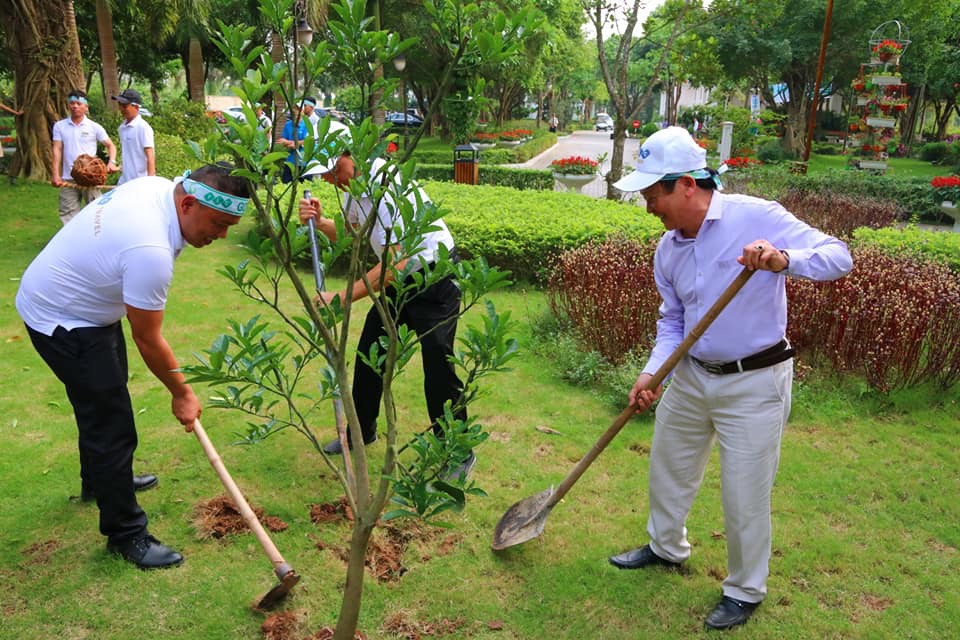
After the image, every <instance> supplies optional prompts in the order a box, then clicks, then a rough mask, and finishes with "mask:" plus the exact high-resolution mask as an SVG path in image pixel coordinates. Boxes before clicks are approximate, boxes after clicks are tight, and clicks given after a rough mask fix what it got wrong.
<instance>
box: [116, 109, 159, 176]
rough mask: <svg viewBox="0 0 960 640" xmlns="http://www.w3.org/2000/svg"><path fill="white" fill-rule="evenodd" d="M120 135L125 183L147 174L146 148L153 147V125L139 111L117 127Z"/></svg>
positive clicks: (122, 174)
mask: <svg viewBox="0 0 960 640" xmlns="http://www.w3.org/2000/svg"><path fill="white" fill-rule="evenodd" d="M117 133H118V134H119V136H120V160H121V161H122V165H121V169H122V171H123V173H121V174H120V179H119V180H118V181H117V184H118V185H119V184H123V183H124V182H128V181H130V180H133V179H134V178H142V177H143V176H145V175H147V154H146V153H145V152H144V149H152V148H153V146H154V145H153V127H151V126H150V125H149V124H148V123H147V121H146V120H144V119H143V117H142V116H141V115H140V114H139V113H138V114H137V117H136V118H134V119H133V120H131V121H130V122H127V121H126V120H124V121H123V122H122V123H120V127H119V128H118V129H117Z"/></svg>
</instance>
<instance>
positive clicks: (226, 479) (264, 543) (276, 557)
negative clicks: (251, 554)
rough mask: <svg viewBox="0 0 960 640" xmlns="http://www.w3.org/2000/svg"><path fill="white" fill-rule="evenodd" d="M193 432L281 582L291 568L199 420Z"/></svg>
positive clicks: (194, 425) (195, 422) (291, 570)
mask: <svg viewBox="0 0 960 640" xmlns="http://www.w3.org/2000/svg"><path fill="white" fill-rule="evenodd" d="M193 432H194V433H195V434H196V436H197V440H199V441H200V446H201V447H203V451H204V453H206V454H207V459H208V460H210V465H211V466H212V467H213V469H214V471H216V472H217V475H218V476H220V482H222V483H223V486H224V487H225V488H226V490H227V492H228V493H229V494H230V497H231V498H232V499H233V503H234V504H235V505H237V509H239V510H240V515H241V516H243V519H244V521H245V522H246V523H247V526H248V527H250V530H251V531H253V535H254V536H256V538H257V541H258V542H259V543H260V546H261V547H263V550H264V552H266V554H267V557H268V558H270V562H272V563H273V571H274V573H276V574H277V577H278V578H279V579H280V580H283V578H284V577H285V576H286V575H287V574H289V573H292V572H293V568H292V567H291V566H290V565H288V564H287V563H286V561H285V560H284V559H283V556H281V555H280V551H278V550H277V547H276V545H274V544H273V540H271V539H270V536H269V535H267V532H266V530H265V529H264V528H263V525H262V524H260V521H259V520H258V519H257V514H255V513H254V512H253V509H251V508H250V505H249V504H247V499H246V498H244V497H243V493H241V492H240V488H239V487H238V486H237V483H236V482H234V481H233V478H232V477H230V472H229V471H227V467H226V466H224V464H223V460H221V459H220V454H219V453H217V450H216V449H215V448H214V447H213V443H212V442H210V438H208V437H207V432H206V431H204V430H203V425H201V424H200V421H199V420H194V421H193Z"/></svg>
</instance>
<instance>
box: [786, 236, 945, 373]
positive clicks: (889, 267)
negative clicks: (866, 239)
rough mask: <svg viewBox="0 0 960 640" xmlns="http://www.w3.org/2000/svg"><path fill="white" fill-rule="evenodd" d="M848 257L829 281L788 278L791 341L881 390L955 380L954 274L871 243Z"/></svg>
mask: <svg viewBox="0 0 960 640" xmlns="http://www.w3.org/2000/svg"><path fill="white" fill-rule="evenodd" d="M853 264H854V267H853V271H852V272H851V273H850V274H849V275H847V277H845V278H841V279H840V280H836V281H833V282H810V281H807V280H800V279H796V278H788V279H787V296H788V300H789V321H788V329H787V333H788V335H789V337H790V339H791V341H792V342H793V343H794V345H795V346H796V347H797V348H798V349H800V350H801V351H802V352H805V353H813V354H817V355H819V356H822V357H823V359H824V360H825V361H827V362H829V363H830V364H831V365H833V367H835V368H836V369H837V370H838V371H851V372H858V373H861V374H862V375H863V376H864V377H865V378H866V379H867V381H868V382H869V383H870V385H871V386H873V387H874V388H876V389H879V390H881V391H890V390H892V389H905V388H910V387H914V386H916V385H919V384H923V383H925V382H934V383H935V384H937V385H939V386H940V387H942V388H946V387H949V386H951V385H953V384H954V383H956V382H957V381H958V380H960V276H958V275H957V274H956V273H954V272H952V271H950V269H949V268H947V267H946V266H944V265H942V264H939V263H936V262H932V261H929V260H925V259H922V258H919V257H907V256H891V255H889V254H887V253H883V252H882V251H880V250H878V249H876V248H867V247H865V248H862V249H857V250H855V251H854V256H853Z"/></svg>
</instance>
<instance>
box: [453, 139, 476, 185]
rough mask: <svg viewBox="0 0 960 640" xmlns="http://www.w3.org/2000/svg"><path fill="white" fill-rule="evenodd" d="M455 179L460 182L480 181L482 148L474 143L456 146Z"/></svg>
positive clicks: (454, 151)
mask: <svg viewBox="0 0 960 640" xmlns="http://www.w3.org/2000/svg"><path fill="white" fill-rule="evenodd" d="M453 181H454V182H457V183H459V184H479V183H480V149H478V148H477V147H475V146H474V145H472V144H461V145H457V146H456V147H454V149H453Z"/></svg>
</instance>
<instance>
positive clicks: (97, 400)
mask: <svg viewBox="0 0 960 640" xmlns="http://www.w3.org/2000/svg"><path fill="white" fill-rule="evenodd" d="M27 331H28V332H29V334H30V340H31V342H33V346H34V348H35V349H36V350H37V353H39V354H40V356H41V357H42V358H43V359H44V361H45V362H46V363H47V365H48V366H49V367H50V369H51V370H53V372H54V373H55V374H56V376H57V378H59V379H60V382H62V383H63V386H64V387H65V388H66V390H67V397H68V398H69V399H70V404H72V405H73V413H74V416H75V417H76V420H77V430H78V431H79V438H78V444H79V448H80V478H81V481H82V482H83V487H84V488H85V489H87V490H88V491H89V490H93V491H94V492H95V493H96V496H97V506H98V507H99V509H100V533H102V534H103V535H105V536H107V538H108V539H109V541H110V542H111V543H117V544H119V543H122V542H124V541H126V540H129V539H130V538H134V537H137V536H139V535H142V534H143V533H145V532H146V530H147V514H146V513H144V511H143V509H141V508H140V505H139V504H137V499H136V497H135V496H134V492H133V452H134V451H135V450H136V448H137V429H136V426H135V424H134V420H133V407H132V406H131V404H130V393H129V392H128V391H127V349H126V343H125V342H124V338H123V329H122V327H121V326H120V323H119V322H117V323H116V324H113V325H111V326H109V327H82V328H78V329H74V330H72V331H67V330H66V329H64V328H63V327H57V329H56V331H54V332H53V335H52V336H46V335H44V334H42V333H38V332H37V331H34V330H33V329H31V328H30V327H27Z"/></svg>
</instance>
